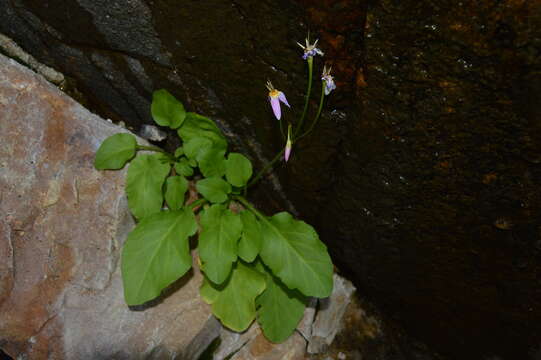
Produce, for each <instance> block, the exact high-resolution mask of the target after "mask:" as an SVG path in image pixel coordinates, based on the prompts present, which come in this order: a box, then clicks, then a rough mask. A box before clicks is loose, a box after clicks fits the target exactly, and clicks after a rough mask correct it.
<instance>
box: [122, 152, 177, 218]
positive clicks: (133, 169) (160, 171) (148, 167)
mask: <svg viewBox="0 0 541 360" xmlns="http://www.w3.org/2000/svg"><path fill="white" fill-rule="evenodd" d="M170 169H171V167H170V165H169V164H168V163H166V162H165V160H164V156H163V155H161V154H152V155H139V156H137V157H136V158H135V159H134V160H133V161H132V162H131V164H130V167H129V168H128V178H127V180H126V193H127V194H128V205H129V207H130V210H131V212H132V214H133V215H134V216H135V217H136V218H137V219H142V218H144V217H145V216H148V215H151V214H153V213H155V212H158V211H160V209H161V208H162V205H163V194H162V186H163V183H164V181H165V178H166V177H167V175H168V174H169V170H170Z"/></svg>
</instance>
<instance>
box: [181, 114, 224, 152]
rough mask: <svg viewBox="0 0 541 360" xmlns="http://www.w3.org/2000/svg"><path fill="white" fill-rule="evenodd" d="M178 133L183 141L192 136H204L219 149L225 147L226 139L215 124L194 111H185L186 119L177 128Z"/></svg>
mask: <svg viewBox="0 0 541 360" xmlns="http://www.w3.org/2000/svg"><path fill="white" fill-rule="evenodd" d="M178 135H179V136H180V138H181V139H182V141H184V142H185V143H186V142H188V141H190V140H191V139H193V138H206V139H209V140H210V141H212V143H213V144H214V147H216V148H219V149H221V150H226V149H227V141H226V140H225V138H224V136H223V135H222V132H221V131H220V129H219V128H218V127H217V126H216V124H215V123H214V122H213V121H212V120H210V119H209V118H207V117H205V116H202V115H199V114H196V113H192V112H188V113H186V119H185V120H184V123H183V124H182V126H181V127H180V128H179V129H178Z"/></svg>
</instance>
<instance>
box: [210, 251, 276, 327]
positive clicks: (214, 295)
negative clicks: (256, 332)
mask: <svg viewBox="0 0 541 360" xmlns="http://www.w3.org/2000/svg"><path fill="white" fill-rule="evenodd" d="M263 290H265V278H264V276H263V275H262V274H260V273H259V272H257V271H256V270H253V269H251V268H249V267H248V266H246V265H244V264H243V263H242V262H240V261H239V262H238V263H236V264H235V266H234V268H233V271H232V272H231V276H230V277H229V279H228V280H227V282H226V283H225V284H223V285H215V284H212V282H211V281H209V280H208V279H207V278H205V280H204V281H203V285H201V289H200V293H201V297H202V298H203V300H205V301H206V302H207V303H209V304H211V305H212V313H213V314H214V315H215V316H216V317H217V318H218V319H220V320H221V322H222V324H224V325H225V326H227V327H228V328H230V329H231V330H234V331H238V332H241V331H244V330H246V329H247V328H248V326H250V324H251V323H252V321H253V320H254V318H255V301H254V300H255V298H256V297H257V296H258V295H259V294H261V292H263Z"/></svg>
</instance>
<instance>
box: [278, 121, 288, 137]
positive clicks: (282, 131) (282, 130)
mask: <svg viewBox="0 0 541 360" xmlns="http://www.w3.org/2000/svg"><path fill="white" fill-rule="evenodd" d="M278 122H279V123H280V133H281V134H282V139H284V140H285V139H286V135H285V134H284V127H283V125H282V119H280V120H278Z"/></svg>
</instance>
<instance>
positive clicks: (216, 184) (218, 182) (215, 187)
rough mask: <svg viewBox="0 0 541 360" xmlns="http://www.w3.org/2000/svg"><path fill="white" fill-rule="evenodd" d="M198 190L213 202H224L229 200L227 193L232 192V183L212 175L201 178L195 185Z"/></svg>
mask: <svg viewBox="0 0 541 360" xmlns="http://www.w3.org/2000/svg"><path fill="white" fill-rule="evenodd" d="M195 187H196V189H197V192H198V193H200V194H201V195H203V196H204V197H205V199H207V200H208V201H210V202H212V203H222V202H224V201H226V200H227V194H229V193H230V192H231V185H229V184H228V183H227V182H226V181H225V180H223V179H221V178H217V177H210V178H206V179H203V180H199V181H198V182H197V184H196V185H195Z"/></svg>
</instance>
